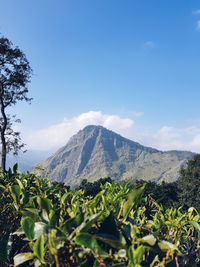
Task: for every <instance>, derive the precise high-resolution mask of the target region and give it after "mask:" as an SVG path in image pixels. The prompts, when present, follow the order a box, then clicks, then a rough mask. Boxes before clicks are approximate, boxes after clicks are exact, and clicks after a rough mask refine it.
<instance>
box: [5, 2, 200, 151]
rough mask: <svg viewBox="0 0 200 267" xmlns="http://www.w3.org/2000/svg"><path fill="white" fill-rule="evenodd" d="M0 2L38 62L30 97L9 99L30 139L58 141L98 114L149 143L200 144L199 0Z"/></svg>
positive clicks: (13, 31)
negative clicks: (29, 99)
mask: <svg viewBox="0 0 200 267" xmlns="http://www.w3.org/2000/svg"><path fill="white" fill-rule="evenodd" d="M0 5H1V17H0V32H1V33H2V34H3V35H4V36H6V37H8V38H9V39H10V40H11V41H12V42H13V43H14V44H15V45H18V46H19V47H20V48H21V49H22V50H23V51H24V52H25V54H26V56H27V58H28V59H29V61H30V64H31V66H32V68H33V70H34V76H33V77H32V81H31V84H30V86H29V88H30V96H32V97H33V98H34V100H33V102H32V104H31V105H28V104H26V103H21V104H19V105H17V106H16V107H14V109H13V111H14V112H16V113H17V114H18V116H19V117H20V118H21V119H22V124H21V126H20V130H21V131H22V135H23V137H24V139H25V141H26V142H27V144H28V145H29V146H30V147H31V148H34V149H39V148H41V143H42V144H44V146H42V149H47V148H48V147H58V146H60V145H62V144H64V143H65V142H66V141H67V139H68V138H69V136H70V135H72V134H74V133H75V132H76V131H77V130H78V129H79V128H81V127H84V126H85V125H87V124H88V123H94V124H102V125H104V126H106V127H108V128H110V129H113V130H115V131H117V132H119V133H121V134H123V135H125V136H127V137H129V138H131V139H134V140H136V141H139V142H142V143H143V144H145V145H151V146H154V147H157V148H160V149H164V150H165V149H187V150H192V151H197V152H200V112H199V99H200V90H199V88H200V86H199V85H200V49H199V48H200V2H199V1H195V0H190V1H184V0H175V1H172V0H171V1H161V0H160V1H158V0H146V1H144V0H137V1H134V0H126V1H122V0H101V1H99V0H90V1H89V0H79V1H78V0H58V1H55V0H42V1H41V0H34V1H27V0H18V1H14V0H12V1H11V0H6V1H3V0H0ZM61 132H62V133H61ZM44 139H45V140H47V141H46V143H44V142H43V140H44Z"/></svg>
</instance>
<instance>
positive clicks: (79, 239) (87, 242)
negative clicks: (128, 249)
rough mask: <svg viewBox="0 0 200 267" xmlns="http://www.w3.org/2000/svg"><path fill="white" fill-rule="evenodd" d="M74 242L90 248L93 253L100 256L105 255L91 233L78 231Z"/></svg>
mask: <svg viewBox="0 0 200 267" xmlns="http://www.w3.org/2000/svg"><path fill="white" fill-rule="evenodd" d="M75 242H76V244H78V245H81V246H84V247H86V248H90V249H91V250H92V251H93V253H95V254H98V255H101V256H106V255H107V253H106V252H105V251H104V250H103V249H102V248H101V247H100V246H99V244H98V242H97V240H96V239H95V238H94V237H93V236H92V235H91V234H88V233H80V234H79V235H78V236H76V238H75Z"/></svg>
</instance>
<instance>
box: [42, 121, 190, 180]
mask: <svg viewBox="0 0 200 267" xmlns="http://www.w3.org/2000/svg"><path fill="white" fill-rule="evenodd" d="M192 155H193V154H192V153H191V152H184V153H183V152H180V151H177V152H174V153H170V152H161V151H159V150H157V149H154V148H151V147H145V146H142V145H140V144H139V143H137V142H134V141H131V140H129V139H127V138H124V137H122V136H121V135H119V134H117V133H115V132H113V131H111V130H108V129H106V128H104V127H103V126H100V125H88V126H86V127H85V128H83V129H82V130H80V131H79V132H78V133H77V134H75V135H74V136H72V137H71V138H70V140H69V142H68V143H67V144H66V146H64V147H62V148H61V149H60V150H58V152H57V153H55V154H54V155H52V156H51V157H50V158H49V159H47V160H46V161H45V162H44V163H43V164H42V165H43V167H44V168H45V169H46V170H47V171H50V172H51V175H50V177H51V178H52V179H54V180H57V181H62V182H68V183H69V182H70V183H71V184H79V183H80V182H81V180H82V179H85V178H86V179H88V180H90V181H94V180H97V179H99V178H102V177H111V178H113V179H146V180H156V181H161V180H168V179H171V180H176V179H177V177H178V173H179V169H180V167H181V166H182V165H183V164H184V162H185V161H186V160H187V159H189V158H191V157H192Z"/></svg>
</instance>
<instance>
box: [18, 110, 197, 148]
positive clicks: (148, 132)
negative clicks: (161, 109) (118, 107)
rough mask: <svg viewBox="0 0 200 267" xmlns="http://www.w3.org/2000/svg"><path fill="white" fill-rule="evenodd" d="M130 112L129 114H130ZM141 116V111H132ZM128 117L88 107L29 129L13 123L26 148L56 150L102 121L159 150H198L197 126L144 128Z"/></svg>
mask: <svg viewBox="0 0 200 267" xmlns="http://www.w3.org/2000/svg"><path fill="white" fill-rule="evenodd" d="M132 115H133V114H132ZM135 115H136V116H137V115H138V116H141V115H142V114H140V112H139V114H137V112H136V114H135ZM137 123H138V125H137V124H136V123H135V121H134V120H132V119H130V118H123V117H120V116H118V115H116V114H111V115H109V114H104V113H102V112H101V111H89V112H85V113H82V114H80V115H79V116H76V117H73V118H65V119H63V121H61V122H60V123H58V124H54V125H51V126H49V127H47V128H45V129H41V130H35V131H33V130H32V131H31V130H30V129H28V130H27V129H25V128H23V127H20V128H19V126H17V128H16V129H17V130H19V131H21V132H22V139H23V140H24V142H25V143H26V144H28V146H27V148H28V149H35V150H56V149H58V148H60V147H61V146H63V145H65V144H66V143H67V141H68V140H69V138H70V137H71V136H72V135H74V134H76V133H77V132H78V131H79V130H80V129H83V128H84V127H85V126H87V125H102V126H104V127H106V128H108V129H110V130H113V131H115V132H117V133H119V134H121V135H122V136H124V137H127V138H129V139H131V140H133V141H136V142H139V143H141V144H143V145H146V146H151V147H154V148H157V149H159V150H190V151H193V152H197V153H200V127H197V126H190V127H185V128H178V127H172V126H166V125H165V126H162V127H160V128H159V129H155V128H145V127H144V126H140V125H139V121H138V122H137Z"/></svg>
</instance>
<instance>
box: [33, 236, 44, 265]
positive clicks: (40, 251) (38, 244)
mask: <svg viewBox="0 0 200 267" xmlns="http://www.w3.org/2000/svg"><path fill="white" fill-rule="evenodd" d="M33 252H34V254H35V255H36V256H37V257H38V258H39V259H40V260H41V261H42V262H44V254H45V250H44V235H41V236H40V237H39V238H38V239H37V240H36V241H35V243H34V245H33Z"/></svg>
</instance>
